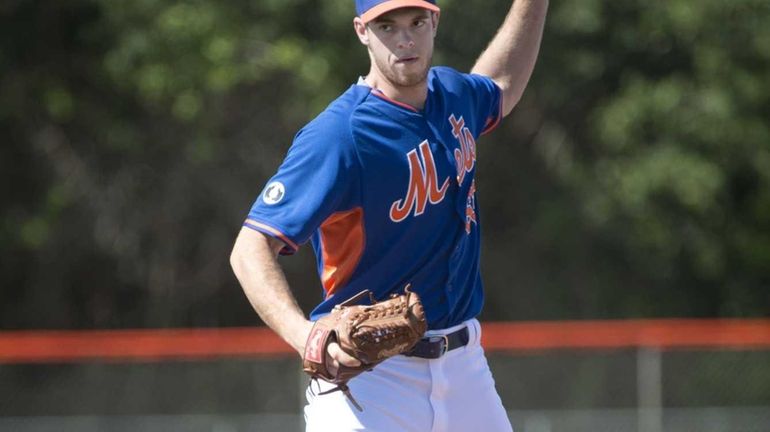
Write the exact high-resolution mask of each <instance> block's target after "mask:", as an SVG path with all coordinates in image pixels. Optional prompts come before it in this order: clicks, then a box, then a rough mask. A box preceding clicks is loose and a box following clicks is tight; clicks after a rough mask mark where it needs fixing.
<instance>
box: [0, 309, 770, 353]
mask: <svg viewBox="0 0 770 432" xmlns="http://www.w3.org/2000/svg"><path fill="white" fill-rule="evenodd" d="M482 328H483V330H482V345H483V346H484V348H485V349H486V350H487V351H492V352H494V351H517V352H528V351H545V350H559V349H589V350H591V349H625V348H640V347H648V348H658V349H662V350H671V349H688V348H690V349H770V319H756V320H737V319H735V320H687V319H681V320H679V319H673V320H621V321H549V322H486V323H482ZM265 356H268V357H274V356H278V357H291V356H297V354H296V353H295V352H294V350H293V349H291V348H290V347H289V345H287V344H286V343H285V342H284V341H283V340H281V339H280V338H279V337H278V336H277V335H276V334H275V333H273V332H272V331H271V330H269V329H267V328H264V327H262V328H220V329H179V330H85V331H59V330H54V331H5V332H2V331H0V363H6V364H7V363H69V362H80V361H87V360H100V361H105V360H106V361H159V360H168V359H183V360H201V359H212V358H226V357H265ZM297 358H299V357H297Z"/></svg>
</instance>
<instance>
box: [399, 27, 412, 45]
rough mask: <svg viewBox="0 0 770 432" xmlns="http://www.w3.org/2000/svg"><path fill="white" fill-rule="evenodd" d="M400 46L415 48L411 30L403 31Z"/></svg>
mask: <svg viewBox="0 0 770 432" xmlns="http://www.w3.org/2000/svg"><path fill="white" fill-rule="evenodd" d="M398 48H400V49H408V48H414V38H412V36H411V35H410V34H409V32H406V31H404V32H401V35H400V37H399V39H398Z"/></svg>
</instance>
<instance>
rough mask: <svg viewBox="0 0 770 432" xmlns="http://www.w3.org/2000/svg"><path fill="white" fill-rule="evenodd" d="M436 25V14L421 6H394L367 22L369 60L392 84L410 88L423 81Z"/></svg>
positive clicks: (426, 71) (430, 56)
mask: <svg viewBox="0 0 770 432" xmlns="http://www.w3.org/2000/svg"><path fill="white" fill-rule="evenodd" d="M437 25H438V15H434V14H433V13H431V12H430V11H428V10H426V9H422V8H402V9H396V10H394V11H391V12H388V13H386V14H383V15H381V16H379V17H377V18H375V19H374V20H372V21H371V22H370V23H369V24H367V26H366V33H367V35H368V38H367V40H368V47H369V52H370V53H371V57H372V61H374V62H375V64H376V66H377V68H378V69H379V70H380V72H381V73H382V75H384V76H385V78H387V79H388V80H389V81H390V82H391V83H392V84H393V85H396V86H400V87H412V86H415V85H419V84H421V83H423V82H424V81H425V79H426V77H427V75H428V69H430V65H431V60H432V57H433V38H434V37H435V35H436V26H437ZM359 36H360V35H359Z"/></svg>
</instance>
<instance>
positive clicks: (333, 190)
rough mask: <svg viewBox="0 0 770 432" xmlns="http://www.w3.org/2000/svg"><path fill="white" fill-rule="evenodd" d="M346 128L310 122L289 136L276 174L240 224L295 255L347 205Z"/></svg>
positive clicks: (350, 174)
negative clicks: (276, 241) (300, 247)
mask: <svg viewBox="0 0 770 432" xmlns="http://www.w3.org/2000/svg"><path fill="white" fill-rule="evenodd" d="M351 139H352V138H350V134H349V130H348V131H346V130H344V128H333V127H329V126H323V125H322V122H315V123H310V124H309V125H308V126H306V127H305V128H303V129H302V130H300V132H299V133H298V134H297V136H296V137H295V138H294V142H293V143H292V145H291V147H290V149H289V151H288V153H287V155H286V158H285V159H284V161H283V163H282V164H281V166H280V168H279V169H278V172H277V173H276V174H275V175H274V176H273V177H272V178H270V180H268V181H267V184H266V186H265V187H264V189H263V190H262V193H261V194H260V195H259V197H257V199H256V201H255V202H254V204H253V205H252V207H251V210H250V211H249V216H248V218H247V219H246V221H245V222H244V226H246V227H248V228H251V229H254V230H257V231H260V232H263V233H265V234H268V235H270V236H272V237H275V238H277V239H279V240H281V241H283V242H284V243H285V245H286V247H285V248H284V249H283V250H282V251H281V253H283V254H291V253H294V252H296V251H297V249H298V248H299V246H300V245H301V244H303V243H305V242H307V241H308V239H309V238H310V236H311V235H312V234H313V232H314V231H315V230H316V229H317V228H318V227H319V226H320V225H321V224H322V223H323V222H324V220H325V219H326V218H327V217H329V216H330V215H331V214H333V213H334V212H336V211H339V210H344V209H346V207H347V206H349V205H350V202H351V200H352V199H353V196H354V192H355V191H354V187H355V185H357V184H358V182H357V181H353V179H354V178H355V177H354V175H355V174H354V171H355V169H356V168H357V165H356V158H355V157H353V155H352V153H353V152H352V146H351V145H350V140H351Z"/></svg>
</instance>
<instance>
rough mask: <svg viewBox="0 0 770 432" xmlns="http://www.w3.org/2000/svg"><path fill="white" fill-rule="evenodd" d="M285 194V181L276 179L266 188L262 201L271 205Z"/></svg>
mask: <svg viewBox="0 0 770 432" xmlns="http://www.w3.org/2000/svg"><path fill="white" fill-rule="evenodd" d="M285 194H286V189H285V188H284V186H283V183H281V182H277V181H274V182H272V183H270V184H269V185H267V187H266V188H265V192H264V193H263V194H262V201H264V202H265V204H269V205H273V204H278V203H279V202H281V200H282V199H283V196H284V195H285Z"/></svg>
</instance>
